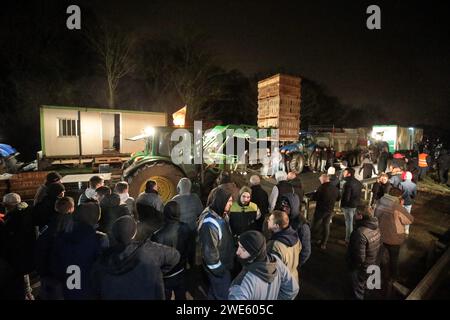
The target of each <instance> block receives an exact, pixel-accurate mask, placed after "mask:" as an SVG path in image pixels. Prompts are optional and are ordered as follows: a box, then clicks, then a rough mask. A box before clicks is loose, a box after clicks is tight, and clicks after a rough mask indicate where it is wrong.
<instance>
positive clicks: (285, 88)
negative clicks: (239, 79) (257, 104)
mask: <svg viewBox="0 0 450 320" xmlns="http://www.w3.org/2000/svg"><path fill="white" fill-rule="evenodd" d="M276 96H292V97H295V98H300V96H301V79H300V78H297V77H291V76H287V75H280V74H278V75H275V76H273V77H270V78H267V79H264V80H261V81H259V82H258V99H264V98H269V97H276Z"/></svg>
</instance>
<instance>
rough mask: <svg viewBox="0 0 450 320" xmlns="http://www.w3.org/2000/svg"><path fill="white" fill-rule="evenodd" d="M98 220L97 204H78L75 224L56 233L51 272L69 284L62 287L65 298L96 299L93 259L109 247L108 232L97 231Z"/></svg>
mask: <svg viewBox="0 0 450 320" xmlns="http://www.w3.org/2000/svg"><path fill="white" fill-rule="evenodd" d="M99 219H100V206H99V205H98V203H97V202H96V201H95V202H94V201H91V202H84V203H83V204H81V205H79V206H78V207H77V209H76V211H75V214H74V219H73V223H72V224H71V225H70V224H69V225H67V226H66V228H65V230H64V232H61V233H59V234H58V235H57V236H56V239H55V242H54V247H53V248H54V249H53V255H52V259H51V263H50V267H51V270H50V271H51V273H52V274H54V275H55V277H56V279H57V280H58V281H60V282H61V283H63V284H66V285H65V286H64V287H63V289H64V290H63V295H64V300H88V299H93V298H94V296H93V291H92V285H91V281H90V273H91V270H92V266H93V264H94V262H95V261H96V259H97V258H98V257H99V256H100V254H101V252H102V250H104V249H106V248H107V246H108V238H107V236H106V234H104V233H101V232H97V231H96V227H97V223H98V220H99ZM72 266H77V268H76V269H73V268H72ZM74 273H78V274H79V282H78V281H76V280H74V278H73V276H74ZM69 277H71V278H70V279H69ZM68 280H70V281H68ZM68 283H71V286H68V285H67V284H68Z"/></svg>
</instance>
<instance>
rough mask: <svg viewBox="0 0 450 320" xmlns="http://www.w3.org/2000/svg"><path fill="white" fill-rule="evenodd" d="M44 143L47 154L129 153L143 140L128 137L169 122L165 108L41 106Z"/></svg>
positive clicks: (64, 155) (52, 156)
mask: <svg viewBox="0 0 450 320" xmlns="http://www.w3.org/2000/svg"><path fill="white" fill-rule="evenodd" d="M40 119H41V121H40V123H41V147H42V152H43V156H45V157H48V158H63V157H67V158H71V157H72V158H73V157H86V156H87V157H92V156H101V155H114V154H116V155H118V154H121V155H122V154H124V155H129V154H131V153H133V152H136V151H139V150H144V147H145V142H144V141H129V140H126V138H129V137H133V136H136V135H140V134H142V133H143V132H144V130H145V128H147V127H156V126H167V114H166V113H165V112H145V111H132V110H117V109H100V108H84V107H65V106H41V110H40Z"/></svg>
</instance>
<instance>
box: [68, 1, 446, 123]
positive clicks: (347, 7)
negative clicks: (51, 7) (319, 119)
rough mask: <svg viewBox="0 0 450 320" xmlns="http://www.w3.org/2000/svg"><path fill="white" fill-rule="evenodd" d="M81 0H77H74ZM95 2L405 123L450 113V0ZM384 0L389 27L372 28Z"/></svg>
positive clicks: (241, 63)
mask: <svg viewBox="0 0 450 320" xmlns="http://www.w3.org/2000/svg"><path fill="white" fill-rule="evenodd" d="M74 3H75V2H74ZM89 3H90V5H91V6H92V8H93V9H94V10H95V11H98V10H101V11H102V12H103V13H105V14H107V15H109V16H110V17H111V18H112V19H115V20H116V21H117V23H119V24H124V25H126V24H129V23H131V24H132V25H133V27H135V28H137V29H138V30H139V31H140V32H143V33H146V34H147V33H148V34H150V35H158V34H159V35H161V34H167V35H170V34H171V33H174V32H176V31H177V30H179V29H180V28H183V27H186V26H188V27H194V28H196V29H197V30H200V31H201V32H204V33H206V34H207V35H208V36H209V39H210V45H211V47H212V49H213V51H214V52H215V53H216V54H217V55H218V59H219V61H220V63H222V65H224V66H225V67H227V68H230V69H231V68H237V69H239V70H241V71H243V72H244V73H246V74H247V75H251V74H254V73H258V72H265V71H270V70H280V68H281V69H282V70H285V71H286V72H288V73H289V72H292V73H298V74H301V75H303V76H305V77H307V78H309V79H311V80H314V81H316V82H318V83H320V84H323V85H324V86H325V87H326V88H327V89H328V92H329V93H330V94H331V95H336V96H338V97H339V98H340V99H341V101H342V102H343V103H346V104H351V105H353V106H355V107H360V108H364V107H368V106H375V107H378V108H382V110H384V111H385V112H388V113H389V114H392V118H393V119H396V120H400V121H401V122H402V123H403V124H404V125H414V124H426V125H439V126H444V127H445V126H446V124H447V122H448V121H450V116H449V114H450V112H449V108H450V86H449V82H450V59H449V56H450V41H449V38H450V37H449V35H450V22H449V19H448V16H449V14H450V6H449V4H448V2H447V1H428V2H425V1H421V2H414V1H389V2H387V1H371V2H368V1H276V2H275V1H272V2H261V1H245V2H244V1H242V2H241V1H182V2H181V1H177V2H174V1H129V2H128V1H127V2H126V3H125V2H124V1H120V2H117V3H115V2H114V1H108V2H107V4H106V1H94V2H92V1H89ZM370 4H377V5H379V6H380V8H381V16H382V29H381V30H375V31H371V30H368V29H367V28H366V19H367V17H368V15H367V14H366V8H367V7H368V5H370Z"/></svg>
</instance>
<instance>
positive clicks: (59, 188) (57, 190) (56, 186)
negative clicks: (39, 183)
mask: <svg viewBox="0 0 450 320" xmlns="http://www.w3.org/2000/svg"><path fill="white" fill-rule="evenodd" d="M63 191H66V188H65V187H64V185H63V184H62V183H59V182H58V183H51V184H49V185H48V186H47V194H48V196H49V197H50V198H57V197H58V196H59V195H60V194H61V192H63Z"/></svg>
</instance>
